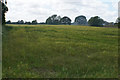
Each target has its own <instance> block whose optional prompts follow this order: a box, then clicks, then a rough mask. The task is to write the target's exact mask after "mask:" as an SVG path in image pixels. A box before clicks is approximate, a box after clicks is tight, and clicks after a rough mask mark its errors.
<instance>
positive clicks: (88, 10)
mask: <svg viewBox="0 0 120 80" xmlns="http://www.w3.org/2000/svg"><path fill="white" fill-rule="evenodd" d="M7 1H8V4H7V6H8V8H9V11H8V12H7V14H6V20H11V21H18V20H24V21H32V20H35V19H37V20H38V22H45V21H46V19H47V18H48V17H49V16H51V15H53V14H57V15H60V16H61V17H63V16H68V17H70V18H71V19H72V22H73V21H74V19H75V17H77V16H79V15H84V16H86V17H87V19H89V18H90V17H93V16H100V17H101V18H103V19H104V20H106V21H109V22H115V21H116V18H117V16H118V1H119V0H7Z"/></svg>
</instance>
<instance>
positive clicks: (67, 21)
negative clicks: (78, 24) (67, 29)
mask: <svg viewBox="0 0 120 80" xmlns="http://www.w3.org/2000/svg"><path fill="white" fill-rule="evenodd" d="M71 21H72V20H71V19H70V18H69V17H67V16H65V17H63V18H61V20H60V23H61V24H65V25H67V24H68V25H70V24H71Z"/></svg>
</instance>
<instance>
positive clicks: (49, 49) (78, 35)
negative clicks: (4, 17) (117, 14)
mask: <svg viewBox="0 0 120 80" xmlns="http://www.w3.org/2000/svg"><path fill="white" fill-rule="evenodd" d="M8 27H9V30H7V31H5V32H4V34H3V77H4V78H6V77H8V78H117V77H118V29H117V28H100V27H88V26H69V25H68V26H67V25H9V26H8Z"/></svg>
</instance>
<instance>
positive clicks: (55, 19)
mask: <svg viewBox="0 0 120 80" xmlns="http://www.w3.org/2000/svg"><path fill="white" fill-rule="evenodd" d="M60 19H61V17H60V16H57V15H56V14H55V15H52V16H50V17H49V18H48V19H47V20H46V24H54V25H56V24H60Z"/></svg>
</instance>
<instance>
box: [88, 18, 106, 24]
mask: <svg viewBox="0 0 120 80" xmlns="http://www.w3.org/2000/svg"><path fill="white" fill-rule="evenodd" d="M88 24H89V25H90V26H103V24H104V20H103V19H101V18H100V17H98V16H95V17H91V18H90V19H89V21H88Z"/></svg>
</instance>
